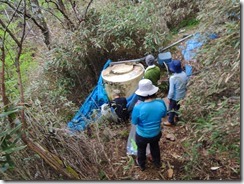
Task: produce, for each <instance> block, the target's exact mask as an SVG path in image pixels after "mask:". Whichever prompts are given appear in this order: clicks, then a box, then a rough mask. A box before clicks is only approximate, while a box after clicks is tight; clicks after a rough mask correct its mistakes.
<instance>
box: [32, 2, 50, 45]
mask: <svg viewBox="0 0 244 184" xmlns="http://www.w3.org/2000/svg"><path fill="white" fill-rule="evenodd" d="M31 3H33V4H35V5H36V7H33V6H32V9H34V8H36V11H35V12H34V14H36V15H37V16H36V19H38V20H39V22H40V23H41V25H42V29H41V32H42V34H43V36H44V43H45V44H46V45H47V47H48V49H50V32H49V28H48V26H47V22H46V20H45V18H44V16H43V14H42V11H41V8H40V5H39V2H38V0H31Z"/></svg>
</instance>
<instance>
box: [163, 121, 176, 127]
mask: <svg viewBox="0 0 244 184" xmlns="http://www.w3.org/2000/svg"><path fill="white" fill-rule="evenodd" d="M164 125H166V126H173V125H175V124H173V123H170V122H168V121H167V122H164Z"/></svg>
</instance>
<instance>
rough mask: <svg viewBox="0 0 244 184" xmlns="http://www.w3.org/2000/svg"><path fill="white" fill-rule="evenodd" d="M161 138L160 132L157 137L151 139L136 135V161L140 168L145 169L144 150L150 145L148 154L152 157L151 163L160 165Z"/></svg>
mask: <svg viewBox="0 0 244 184" xmlns="http://www.w3.org/2000/svg"><path fill="white" fill-rule="evenodd" d="M161 136H162V133H161V132H160V133H159V134H158V135H157V136H155V137H151V138H145V137H142V136H140V135H138V134H137V133H136V145H137V159H138V163H139V165H140V166H142V167H145V164H146V148H147V144H148V143H149V145H150V152H151V155H152V159H153V163H154V164H160V160H161V159H160V149H159V144H158V142H159V140H160V138H161Z"/></svg>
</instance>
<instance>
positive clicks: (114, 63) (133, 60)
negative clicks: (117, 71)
mask: <svg viewBox="0 0 244 184" xmlns="http://www.w3.org/2000/svg"><path fill="white" fill-rule="evenodd" d="M145 58H146V57H143V58H139V59H131V60H125V61H117V62H111V63H110V66H112V65H116V64H121V63H136V62H140V61H144V60H145Z"/></svg>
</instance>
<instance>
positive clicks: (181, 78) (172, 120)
mask: <svg viewBox="0 0 244 184" xmlns="http://www.w3.org/2000/svg"><path fill="white" fill-rule="evenodd" d="M169 70H170V71H171V72H172V73H173V75H172V76H170V78H169V92H168V96H167V98H168V99H169V111H168V121H167V122H164V125H166V126H171V125H176V122H177V121H178V120H179V118H178V111H179V109H180V104H179V101H180V100H182V99H183V98H184V97H185V95H186V90H187V89H186V85H187V82H188V77H187V75H186V73H185V72H184V71H182V68H181V61H180V60H172V61H171V62H170V63H169Z"/></svg>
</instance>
